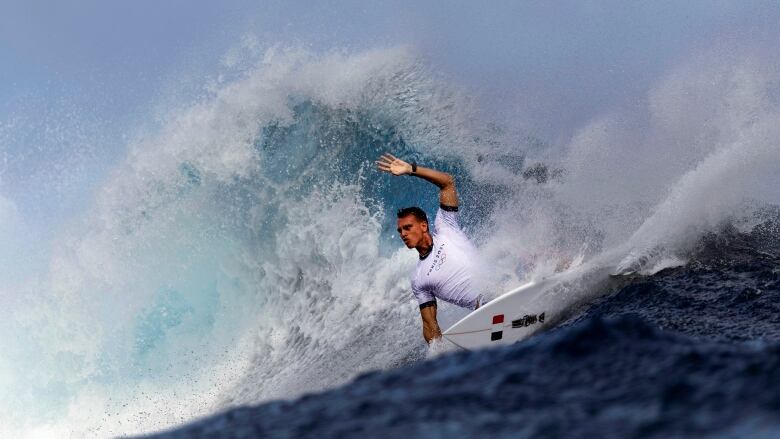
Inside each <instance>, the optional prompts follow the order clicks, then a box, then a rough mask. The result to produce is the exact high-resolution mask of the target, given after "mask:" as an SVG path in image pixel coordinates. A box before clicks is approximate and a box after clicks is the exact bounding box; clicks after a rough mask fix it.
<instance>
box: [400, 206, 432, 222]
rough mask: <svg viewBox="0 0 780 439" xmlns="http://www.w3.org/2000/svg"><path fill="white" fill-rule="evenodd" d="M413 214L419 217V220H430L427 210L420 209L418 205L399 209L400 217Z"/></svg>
mask: <svg viewBox="0 0 780 439" xmlns="http://www.w3.org/2000/svg"><path fill="white" fill-rule="evenodd" d="M409 215H412V216H414V217H415V218H417V221H425V222H426V223H427V222H428V215H426V214H425V211H424V210H422V209H420V208H419V207H417V206H411V207H404V208H403V209H398V218H403V217H405V216H409Z"/></svg>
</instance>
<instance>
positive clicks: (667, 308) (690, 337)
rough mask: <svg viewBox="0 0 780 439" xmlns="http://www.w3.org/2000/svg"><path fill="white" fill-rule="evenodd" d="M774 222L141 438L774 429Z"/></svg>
mask: <svg viewBox="0 0 780 439" xmlns="http://www.w3.org/2000/svg"><path fill="white" fill-rule="evenodd" d="M778 231H779V230H778V223H777V222H773V223H769V224H764V225H762V226H761V227H759V228H757V229H756V230H754V231H753V232H752V233H748V234H744V233H736V232H724V233H723V234H721V235H718V236H708V237H707V238H705V239H703V240H702V242H701V243H700V246H699V248H697V250H696V251H695V253H694V254H693V255H692V256H691V260H690V262H689V263H688V264H687V265H686V266H683V267H678V268H670V269H666V270H662V271H660V272H658V273H656V274H654V275H652V276H646V277H641V278H635V279H633V280H632V281H631V282H630V284H629V285H626V286H623V287H622V288H620V289H619V290H618V291H617V292H615V293H614V294H611V295H609V296H608V297H605V298H603V299H601V300H597V301H596V303H593V304H592V305H591V306H589V307H588V308H587V310H585V311H583V312H580V313H577V315H576V316H574V317H572V318H571V319H569V320H568V321H566V322H563V323H562V324H560V325H558V326H557V327H556V328H555V329H553V330H550V331H547V332H544V333H542V334H538V335H537V336H535V337H532V338H531V339H528V340H526V341H524V342H521V343H518V344H516V345H513V346H509V347H504V348H497V349H486V350H482V351H476V352H456V353H450V354H445V355H443V356H440V357H438V358H436V359H433V360H430V361H423V362H419V363H416V364H414V365H409V366H406V367H403V368H398V369H394V370H390V371H383V372H373V373H368V374H364V375H361V376H360V377H358V378H357V379H355V380H354V381H352V382H350V383H348V384H346V385H344V386H341V387H338V388H336V389H334V390H330V391H327V392H323V393H316V394H311V395H306V396H304V397H302V398H299V399H295V400H291V401H278V402H270V403H266V404H262V405H259V406H253V407H242V408H237V409H233V410H230V411H228V412H226V413H223V414H220V415H218V416H214V417H210V418H206V419H204V420H201V421H199V422H196V423H194V424H192V425H189V426H186V427H184V428H181V429H178V430H174V431H172V432H168V433H163V434H159V435H154V436H151V437H159V438H177V437H290V438H292V437H334V438H335V437H364V436H366V435H375V436H379V437H551V438H553V437H562V438H563V437H605V438H606V437H649V438H663V437H767V438H769V437H777V436H778V435H779V434H780V394H779V393H778V392H777V390H776V389H777V388H778V385H780V309H778V308H779V307H780V305H779V304H778V303H780V240H779V239H778Z"/></svg>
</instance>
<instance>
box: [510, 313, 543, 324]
mask: <svg viewBox="0 0 780 439" xmlns="http://www.w3.org/2000/svg"><path fill="white" fill-rule="evenodd" d="M536 323H544V313H541V314H539V315H537V314H526V315H524V316H523V317H520V318H519V319H517V320H512V327H513V328H525V327H526V326H531V325H533V324H536Z"/></svg>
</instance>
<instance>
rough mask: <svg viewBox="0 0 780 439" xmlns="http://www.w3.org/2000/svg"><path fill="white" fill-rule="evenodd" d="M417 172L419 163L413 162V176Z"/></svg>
mask: <svg viewBox="0 0 780 439" xmlns="http://www.w3.org/2000/svg"><path fill="white" fill-rule="evenodd" d="M415 172H417V162H412V174H414V173H415Z"/></svg>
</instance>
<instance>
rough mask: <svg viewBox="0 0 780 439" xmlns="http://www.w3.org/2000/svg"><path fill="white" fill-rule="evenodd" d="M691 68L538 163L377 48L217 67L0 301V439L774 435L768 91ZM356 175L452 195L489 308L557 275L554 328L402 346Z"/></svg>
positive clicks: (773, 81) (443, 317)
mask: <svg viewBox="0 0 780 439" xmlns="http://www.w3.org/2000/svg"><path fill="white" fill-rule="evenodd" d="M710 55H711V56H709V55H708V56H703V57H699V58H695V57H694V58H691V59H690V60H685V61H684V62H681V63H680V64H679V65H677V66H675V67H674V68H670V69H669V71H667V72H665V73H664V74H663V75H661V76H660V77H659V78H658V80H657V82H656V83H655V84H654V85H653V86H652V87H651V88H650V89H648V90H646V91H645V92H644V94H643V95H642V96H640V97H638V98H637V99H636V100H635V101H632V103H631V105H629V106H627V107H626V108H618V109H616V110H615V111H614V112H613V113H609V114H604V115H602V116H600V117H598V118H596V119H594V120H593V121H591V122H589V123H587V124H585V125H584V126H582V127H579V128H578V129H577V130H575V134H574V135H573V136H572V137H571V138H567V139H563V140H561V139H547V138H542V137H540V136H538V135H536V134H534V133H533V132H529V131H528V130H524V129H520V128H518V127H513V126H508V125H505V124H502V123H499V122H497V121H496V120H495V118H494V117H493V116H494V115H492V114H491V112H490V111H489V110H486V109H485V108H482V107H480V106H478V105H476V104H475V103H474V102H473V101H472V100H471V99H470V97H469V93H468V91H464V90H463V89H462V88H460V87H458V86H457V85H456V84H453V83H451V82H450V81H449V80H447V79H446V78H443V77H442V75H439V74H438V73H437V72H435V71H432V68H431V67H430V66H429V64H427V63H426V62H425V60H421V59H419V58H418V57H417V56H415V55H414V54H412V53H410V52H409V51H408V50H406V49H404V48H391V49H377V50H370V51H365V52H359V53H331V54H326V55H323V54H316V53H311V52H309V51H306V50H299V49H281V48H275V49H273V50H269V51H268V52H266V53H264V54H263V56H262V57H261V58H260V59H258V60H257V61H256V62H255V63H243V64H241V69H243V70H241V71H240V72H237V73H236V72H234V74H233V75H232V76H229V75H228V76H226V78H228V79H225V80H224V81H223V82H219V83H216V85H214V86H213V87H212V88H211V89H209V91H208V93H206V94H205V96H204V97H203V98H202V99H200V100H198V101H197V102H194V103H191V104H188V105H184V106H182V107H177V108H174V109H170V110H167V111H168V112H167V113H165V114H162V115H159V116H158V119H159V123H158V124H155V126H153V127H151V128H148V130H146V131H144V130H141V132H140V133H138V134H137V135H136V136H134V137H133V138H132V139H131V140H129V141H128V146H127V154H126V156H125V157H123V158H122V159H121V160H120V161H119V163H118V164H117V165H116V167H115V168H114V169H113V170H112V171H111V172H110V173H109V174H108V175H107V176H106V177H105V178H104V179H103V181H102V182H101V183H100V185H99V188H98V190H97V192H96V195H95V197H94V200H93V202H91V203H90V205H89V207H88V208H87V209H86V210H85V211H84V212H83V214H82V215H79V216H78V218H77V219H76V220H74V221H72V222H69V223H68V224H63V225H61V227H60V228H59V229H58V230H57V231H56V232H55V235H56V236H55V238H54V239H53V240H52V242H51V244H50V245H47V246H46V247H45V248H44V249H43V250H41V254H39V255H37V256H36V258H34V260H37V261H43V263H41V264H40V266H30V267H25V269H24V271H25V272H26V273H30V276H29V277H26V278H25V279H22V280H19V279H14V282H12V283H9V282H5V283H3V284H2V286H0V290H1V291H2V292H3V293H4V294H3V295H2V297H3V300H4V303H3V305H4V307H3V309H2V311H0V312H1V313H2V314H0V331H2V333H3V334H5V336H4V337H3V338H2V339H0V352H3V354H4V355H3V356H2V357H0V436H2V437H23V436H30V437H35V436H39V437H40V436H43V437H116V436H133V435H143V434H147V435H148V434H155V433H159V432H163V431H164V432H166V433H162V436H163V437H167V436H173V437H190V436H193V437H198V436H200V437H254V436H261V437H264V436H269V437H273V436H279V437H337V436H338V437H357V436H366V435H372V436H379V437H399V436H402V435H403V436H408V437H422V436H426V437H453V436H454V437H458V436H471V437H474V436H476V437H492V436H495V437H510V436H511V437H679V436H691V437H706V436H711V437H777V436H779V435H780V416H778V412H779V411H780V393H778V391H777V389H778V385H780V369H779V368H778V366H780V340H779V338H780V337H779V336H780V313H778V305H777V303H778V300H777V299H778V298H780V281H779V276H780V265H779V264H778V263H779V262H780V232H779V231H778V224H780V214H778V206H780V189H779V188H780V143H778V139H780V88H778V84H780V71H778V69H776V68H775V67H776V65H777V64H776V63H775V61H773V58H771V57H769V58H751V57H742V55H741V54H740V53H737V52H728V53H725V54H719V53H715V54H710ZM713 60H714V61H713ZM247 66H250V67H247ZM385 151H388V152H391V153H393V154H394V155H396V156H398V157H402V158H405V159H407V160H415V161H417V162H418V163H420V164H425V165H427V166H430V167H435V168H438V169H442V170H445V171H447V172H450V173H452V174H453V175H455V177H456V179H457V183H458V190H459V195H460V199H461V206H462V210H461V214H460V215H461V216H460V220H461V224H462V225H463V227H464V229H465V231H466V233H467V234H468V235H469V236H471V237H472V239H473V241H474V243H475V245H476V246H477V248H478V252H479V260H478V261H475V264H476V263H479V265H480V273H481V274H482V276H481V277H482V279H481V282H482V285H483V288H484V291H486V292H487V294H488V296H492V297H495V296H497V295H499V294H500V293H501V292H504V291H508V290H509V289H511V288H514V287H516V286H518V285H521V284H522V283H524V282H527V281H528V280H529V279H539V278H543V277H547V276H551V275H553V274H554V273H555V272H556V271H559V270H561V269H563V268H564V267H567V266H568V267H571V268H572V269H579V270H581V271H582V273H583V276H582V279H580V281H575V282H571V283H570V284H568V285H567V286H566V287H565V288H563V289H562V290H561V291H559V294H560V296H559V297H560V301H559V303H560V309H561V310H562V311H564V312H565V315H566V316H567V317H566V319H564V320H563V321H561V322H559V323H558V324H557V325H556V326H555V327H554V328H552V329H550V330H548V331H545V332H542V333H539V334H536V335H535V336H533V337H531V338H529V339H527V340H525V341H523V342H521V343H518V344H516V345H513V346H508V347H503V348H498V349H488V350H483V351H477V352H462V351H459V350H458V349H457V348H455V347H454V346H451V345H449V346H448V345H446V343H443V344H437V345H435V346H433V347H432V348H431V347H428V346H427V345H426V344H425V342H424V341H423V339H422V336H421V334H420V324H419V313H418V310H417V307H416V304H415V301H414V299H413V298H412V296H411V293H410V287H409V275H410V272H411V270H412V268H413V266H414V264H415V259H416V255H415V253H414V252H413V251H409V250H407V249H405V248H404V247H403V246H402V244H401V242H400V240H399V239H398V237H397V236H396V235H395V232H394V228H395V214H394V213H395V211H396V209H398V208H400V207H405V206H409V205H415V204H416V205H420V206H422V207H423V208H424V209H426V210H428V211H429V212H431V213H432V212H433V211H434V209H435V208H436V206H437V192H436V190H435V188H434V187H433V186H432V185H430V184H427V183H425V182H422V181H420V180H416V179H413V178H409V177H404V178H401V177H398V178H396V177H392V176H389V175H386V174H381V173H379V172H377V171H376V169H375V166H374V163H373V162H374V160H375V159H376V158H377V157H379V156H380V155H381V154H382V153H383V152H385ZM0 201H1V200H0ZM20 230H21V229H20ZM15 236H17V238H18V237H20V236H23V233H16V234H15ZM23 241H24V240H19V239H16V240H11V241H9V242H10V243H11V244H9V246H7V247H4V249H3V251H4V252H7V253H8V255H14V254H16V253H14V251H15V250H14V249H15V247H14V245H17V244H18V243H19V242H21V243H22V244H19V245H22V246H24V245H23V244H24V242H23ZM14 243H16V244H14ZM8 255H6V256H8ZM12 259H13V258H11V259H9V260H12ZM613 268H614V270H618V271H623V272H628V271H630V272H632V273H633V274H632V275H628V276H621V277H619V278H613V277H609V276H606V275H604V274H603V273H605V271H604V270H607V271H612V269H613ZM599 273H601V274H599ZM573 298H576V300H573ZM464 315H465V311H464V310H461V309H458V308H456V307H451V306H446V305H445V304H442V306H441V309H440V316H439V318H440V323H441V326H442V327H445V328H446V327H447V326H449V325H451V324H453V323H454V322H456V321H457V320H458V319H459V318H461V317H463V316H464ZM177 429H178V430H177Z"/></svg>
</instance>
